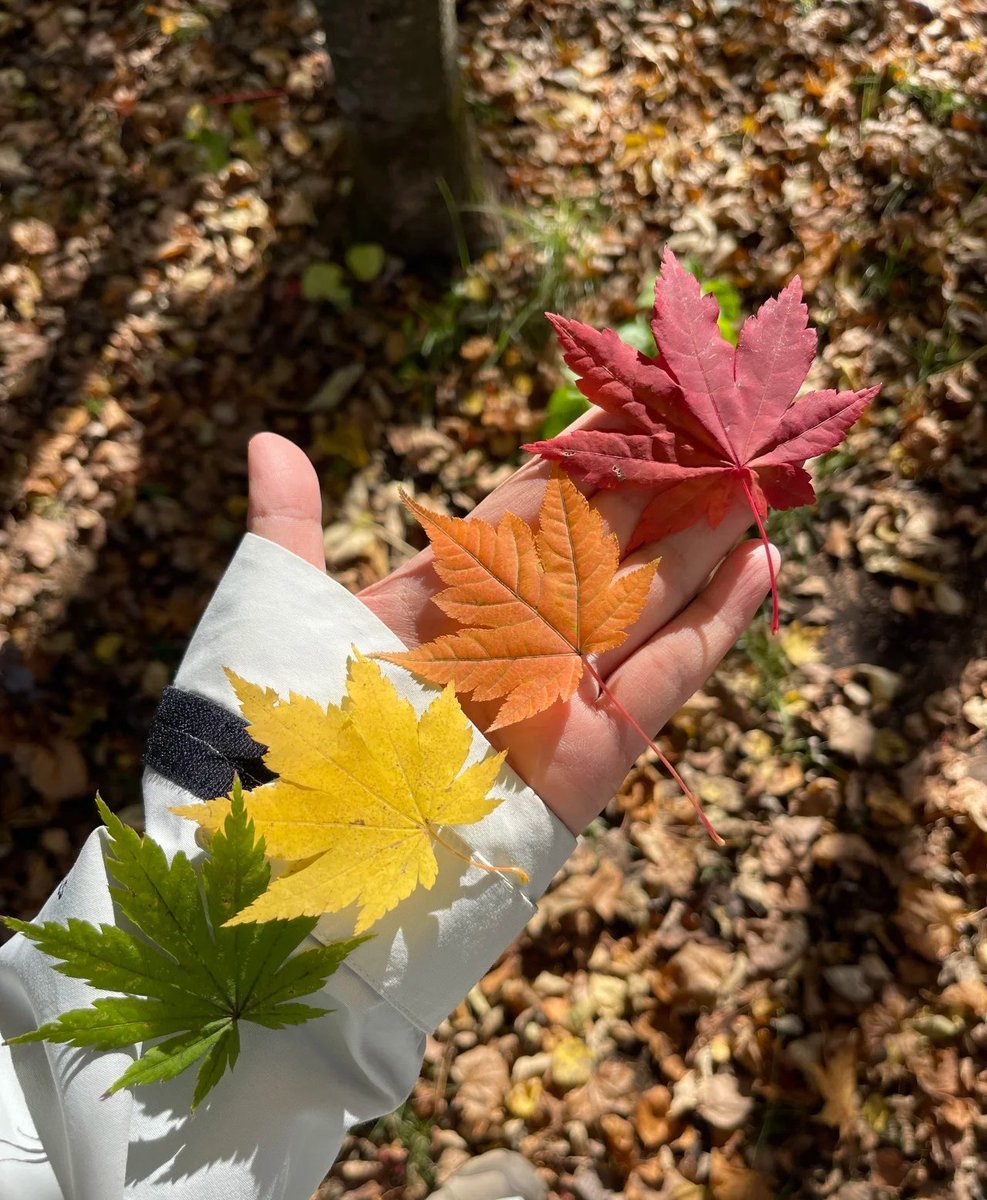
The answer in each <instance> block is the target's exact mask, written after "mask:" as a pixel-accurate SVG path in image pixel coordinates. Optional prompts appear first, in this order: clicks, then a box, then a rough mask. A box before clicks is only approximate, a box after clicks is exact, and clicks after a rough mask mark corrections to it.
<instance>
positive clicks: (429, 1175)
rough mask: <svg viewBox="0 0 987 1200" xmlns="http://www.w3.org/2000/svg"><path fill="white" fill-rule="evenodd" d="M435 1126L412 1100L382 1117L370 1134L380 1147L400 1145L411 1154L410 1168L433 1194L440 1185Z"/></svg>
mask: <svg viewBox="0 0 987 1200" xmlns="http://www.w3.org/2000/svg"><path fill="white" fill-rule="evenodd" d="M434 1125H435V1122H434V1121H433V1120H432V1119H431V1118H430V1117H423V1116H421V1115H420V1114H418V1113H416V1112H415V1109H414V1105H413V1103H412V1101H411V1100H406V1101H405V1102H404V1104H402V1105H401V1107H400V1108H396V1109H395V1110H394V1112H392V1113H388V1114H387V1116H386V1117H381V1118H380V1120H379V1121H377V1122H376V1123H375V1124H374V1125H373V1126H372V1127H371V1128H370V1129H369V1130H368V1131H367V1133H366V1135H365V1136H366V1138H367V1139H368V1141H371V1142H373V1143H374V1144H375V1145H376V1146H385V1145H387V1144H388V1143H389V1142H400V1143H401V1145H402V1146H403V1147H404V1149H405V1150H406V1151H407V1154H408V1166H409V1167H413V1168H414V1170H415V1171H416V1172H417V1173H418V1175H419V1176H420V1178H421V1179H422V1182H423V1183H424V1184H425V1185H426V1187H427V1188H428V1189H429V1190H430V1191H431V1190H432V1189H433V1188H434V1187H435V1185H436V1178H435V1163H434V1162H433V1159H432V1129H433V1127H434Z"/></svg>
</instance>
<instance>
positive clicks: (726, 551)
mask: <svg viewBox="0 0 987 1200" xmlns="http://www.w3.org/2000/svg"><path fill="white" fill-rule="evenodd" d="M598 419H599V418H598V414H596V413H592V414H588V415H587V416H586V417H584V418H583V419H582V423H586V424H590V425H592V424H594V423H595V422H596V421H597V420H598ZM247 463H248V474H249V490H250V501H249V509H248V516H247V526H248V528H249V530H250V531H251V532H252V533H255V534H257V535H258V536H260V537H264V538H268V539H269V540H270V541H273V542H277V543H278V544H279V545H280V546H283V547H284V548H285V549H287V550H290V551H292V552H293V553H294V554H297V555H299V557H301V558H304V559H305V560H306V561H307V562H310V563H311V564H312V565H313V566H315V567H317V568H318V569H319V570H320V571H324V570H325V552H324V549H323V541H322V501H321V495H320V491H319V481H318V478H317V477H316V474H315V469H314V468H313V466H312V464H311V463H310V462H309V460H308V458H307V456H306V455H305V453H304V452H303V451H302V450H301V449H300V448H299V447H298V446H295V445H294V444H293V443H291V442H289V441H287V440H286V439H284V438H282V437H278V436H277V435H276V434H272V433H261V434H258V435H257V436H256V437H255V438H253V440H252V441H251V443H250V446H249V449H248V454H247ZM550 473H551V467H550V464H548V463H546V462H543V461H540V460H537V461H533V462H529V463H527V464H525V465H524V466H523V467H521V469H520V470H518V471H516V472H515V473H514V475H512V476H511V478H510V479H508V480H507V481H506V482H505V483H504V484H502V485H501V486H500V487H499V488H497V490H496V491H495V492H493V493H491V495H490V496H488V497H487V498H486V499H485V500H484V501H483V502H482V503H481V504H478V505H477V507H476V509H475V510H474V511H475V514H476V515H477V516H480V517H483V519H484V520H486V521H490V522H493V523H496V522H497V521H499V519H500V518H501V516H503V514H504V513H506V512H513V513H516V514H517V515H518V516H519V517H521V518H523V519H524V520H526V521H533V520H534V519H535V518H536V516H537V514H538V510H539V508H540V506H541V501H542V497H543V493H544V490H545V481H546V480H547V479H548V477H549V475H550ZM581 490H583V492H584V494H586V495H587V497H588V498H589V500H590V502H591V504H593V505H594V507H596V508H597V509H598V510H599V512H600V513H601V515H602V516H603V517H604V519H605V520H606V522H607V524H608V525H609V527H610V529H611V530H613V532H614V533H616V535H617V538H618V540H619V542H620V544H621V546H624V545H626V544H627V542H628V540H629V538H630V535H631V532H632V531H633V529H634V526H635V525H636V523H637V520H638V517H639V515H640V513H641V511H642V510H643V508H644V506H645V504H646V503H647V500H648V494H647V493H646V492H644V491H636V490H632V489H621V490H619V491H609V492H608V491H597V492H595V493H594V492H593V490H592V489H587V488H585V487H581ZM749 523H750V514H749V512H748V511H747V509H746V508H745V507H743V506H740V505H738V506H735V507H734V508H733V509H731V511H730V512H729V513H728V514H727V516H726V517H725V518H724V519H723V521H722V523H721V524H720V525H719V526H718V527H717V528H716V529H711V528H710V527H709V526H708V525H707V524H706V523H705V522H704V521H700V522H699V523H697V524H696V525H695V526H694V527H692V528H690V529H687V530H685V531H684V532H682V533H678V534H674V535H672V536H671V537H668V538H665V539H664V540H663V541H661V542H660V543H653V544H651V545H648V546H643V547H641V549H640V550H638V551H636V552H635V553H634V554H632V555H630V556H629V557H627V558H626V559H624V560H623V561H622V563H621V567H622V568H630V567H633V566H637V565H639V564H641V563H643V562H648V561H650V560H651V559H653V558H655V557H658V556H660V557H661V560H662V562H661V566H660V567H659V569H658V574H657V577H656V580H655V583H654V584H653V585H652V588H651V593H650V595H649V597H648V601H647V604H646V605H645V608H644V611H643V613H642V614H641V617H640V618H639V619H638V621H637V622H636V624H635V625H634V626H633V627H632V628H631V630H630V632H629V635H628V637H627V640H626V641H625V642H624V643H623V645H621V646H618V647H617V648H616V649H614V650H610V651H608V652H607V653H605V654H602V655H600V657H599V659H598V660H597V662H596V666H597V669H598V670H599V672H600V674H601V675H602V676H603V678H604V679H605V680H606V682H607V686H608V687H609V688H610V689H611V690H612V691H613V693H614V695H615V696H616V697H617V699H618V700H619V701H620V702H621V703H622V704H623V705H624V707H625V708H627V709H628V711H629V712H630V713H631V714H632V715H633V716H634V717H635V719H636V720H637V721H638V722H639V723H640V724H641V725H642V726H643V727H644V728H645V729H650V730H655V731H657V730H658V729H660V728H661V726H662V725H664V724H665V722H666V721H667V720H668V719H669V718H670V717H671V716H672V715H673V714H674V713H675V712H676V711H677V710H678V709H679V708H680V707H681V706H682V705H683V704H684V703H685V701H686V700H688V699H689V697H690V696H691V695H692V694H693V692H695V691H696V690H697V688H699V687H701V686H702V684H703V683H704V682H705V681H706V679H707V678H708V677H709V675H710V674H711V673H712V671H713V670H714V669H715V667H716V666H717V664H718V663H719V662H720V660H721V659H722V657H723V656H724V654H726V652H727V651H728V650H729V649H730V647H731V646H732V645H733V644H734V642H735V641H736V640H737V638H738V637H739V636H740V634H741V633H742V632H743V630H744V629H745V628H746V626H747V625H748V624H749V622H750V620H751V618H752V617H753V616H754V614H755V612H756V611H757V609H758V606H759V605H760V604H761V601H762V600H763V599H764V597H765V596H766V595H767V592H768V585H769V579H768V566H767V561H766V559H765V555H764V550H763V547H762V546H761V543H760V542H758V541H748V542H744V543H742V544H741V545H739V546H736V547H734V548H733V549H731V547H733V546H734V543H735V542H736V540H737V538H738V537H739V536H740V535H741V534H742V533H743V531H744V530H745V529H746V527H747V526H748V524H749ZM772 553H773V554H774V555H775V556H776V563H777V551H776V550H772ZM432 562H433V556H432V551H431V550H430V549H425V550H423V551H421V553H419V554H417V555H415V557H414V558H412V559H410V560H409V561H408V562H406V563H404V564H403V565H402V566H401V567H399V568H398V569H397V570H396V571H394V572H392V573H391V574H390V575H389V576H388V577H387V578H386V579H383V580H381V581H380V582H379V583H375V584H373V585H372V586H371V587H369V588H365V589H364V590H363V591H362V592H361V593H360V599H361V600H362V601H363V602H364V603H365V604H366V605H367V607H368V608H370V609H371V610H372V611H373V612H374V613H375V614H376V615H377V616H378V617H379V618H380V620H381V621H383V622H384V624H385V625H387V626H388V627H389V628H390V629H391V630H393V631H394V633H395V634H397V636H398V637H399V638H400V639H401V641H402V642H404V644H405V645H406V646H408V647H409V648H414V647H415V646H418V645H420V644H421V643H423V642H427V641H431V640H432V639H433V638H435V637H438V636H440V635H441V634H443V633H451V632H453V630H454V629H455V628H456V626H455V623H454V622H452V621H450V619H449V618H448V617H446V616H445V615H444V614H443V613H442V611H441V609H439V607H438V606H437V605H436V604H433V603H432V602H431V601H432V597H433V596H434V595H435V593H436V592H437V591H439V590H440V589H441V587H442V586H443V585H442V583H441V581H440V580H439V577H438V575H437V574H436V572H435V569H434V567H433V565H432ZM711 572H712V573H713V574H712V577H711ZM496 707H497V705H496V704H491V703H486V704H478V703H470V702H469V701H468V700H465V699H464V701H463V708H464V709H465V710H466V712H467V714H468V715H469V716H470V717H471V718H472V719H473V721H474V722H475V723H476V724H478V725H479V727H480V728H481V729H482V728H484V727H485V725H486V724H487V722H488V721H489V720H490V719H491V718H492V715H493V712H494V711H495V709H496ZM488 740H489V741H490V742H492V743H493V745H494V746H496V748H497V749H502V750H506V751H507V758H508V761H509V763H510V764H511V766H512V767H513V769H514V770H515V771H516V772H517V774H518V775H520V777H521V778H522V779H523V780H524V781H525V782H526V783H527V784H528V785H529V786H530V787H531V788H532V789H533V790H534V791H535V792H537V793H538V795H539V796H541V798H542V799H543V800H544V802H545V803H546V804H547V805H548V806H549V807H550V808H551V809H552V810H553V811H554V812H555V813H556V815H557V816H558V817H559V818H560V819H561V820H562V821H563V822H564V823H565V824H566V825H567V826H568V827H569V829H571V830H572V832H573V833H576V834H578V833H580V832H581V831H582V830H583V829H584V828H585V827H586V826H587V825H588V824H589V822H590V821H592V819H593V818H594V817H595V816H597V815H598V814H599V813H600V812H601V811H602V810H603V808H604V807H605V806H606V804H607V803H608V802H609V800H610V799H611V797H612V796H613V795H614V793H615V792H616V791H617V790H618V789H619V787H620V785H621V783H622V782H623V780H624V778H625V776H626V775H627V772H628V770H629V769H630V767H631V766H632V764H633V763H634V760H635V759H636V758H637V756H638V755H639V754H640V753H641V750H642V749H643V745H642V741H641V738H640V736H639V735H638V734H637V733H636V732H635V730H634V729H633V728H632V726H631V725H630V724H629V723H628V722H627V721H626V719H625V718H624V717H622V716H621V715H620V714H619V713H618V712H617V711H616V710H615V708H614V707H613V705H612V704H611V702H610V701H609V700H608V699H607V698H606V697H605V696H601V695H600V688H599V685H598V684H597V682H596V681H595V680H594V679H593V678H592V677H591V676H590V675H589V674H588V673H586V674H584V676H583V680H582V682H581V684H580V687H579V690H578V691H577V693H576V694H575V695H574V696H573V697H572V699H571V700H569V701H567V702H566V703H565V704H555V705H553V706H552V707H551V708H550V709H547V710H546V711H545V712H542V713H539V714H538V715H537V716H534V717H531V718H529V719H528V720H526V721H522V722H519V723H518V724H516V725H511V726H508V727H506V728H503V729H498V730H495V731H494V732H493V733H491V734H489V735H488Z"/></svg>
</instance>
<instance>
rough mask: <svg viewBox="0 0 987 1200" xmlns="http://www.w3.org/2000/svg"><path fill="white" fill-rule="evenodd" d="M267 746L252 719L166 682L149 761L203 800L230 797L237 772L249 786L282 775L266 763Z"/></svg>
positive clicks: (151, 737)
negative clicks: (250, 726)
mask: <svg viewBox="0 0 987 1200" xmlns="http://www.w3.org/2000/svg"><path fill="white" fill-rule="evenodd" d="M266 750H267V747H266V746H262V745H261V744H260V742H255V741H254V739H253V738H252V737H251V736H250V734H249V733H247V722H246V721H245V720H244V719H243V717H241V716H239V715H238V714H237V713H231V712H229V710H228V709H225V708H223V707H222V705H220V704H215V703H214V702H213V701H212V700H207V699H206V698H205V696H197V695H196V694H195V693H194V692H185V691H182V689H181V688H176V687H167V688H165V690H164V692H163V693H162V696H161V703H160V704H159V705H158V710H157V712H156V713H155V714H154V720H153V722H152V723H151V732H150V733H149V734H148V736H147V745H146V746H145V747H144V762H145V764H146V765H147V766H149V767H152V768H153V769H154V770H155V771H157V772H158V773H159V774H160V775H163V776H164V777H165V778H166V779H170V780H171V781H172V783H177V784H178V786H179V787H183V788H184V789H185V790H186V791H187V792H191V793H192V795H193V796H198V797H199V799H200V800H212V799H214V798H215V797H217V796H225V795H227V793H228V792H229V790H230V788H231V787H232V786H233V776H234V774H236V775H239V776H240V782H241V783H242V784H243V786H244V788H246V789H247V790H248V791H249V790H250V789H251V788H255V787H258V786H259V785H260V784H262V783H268V782H269V781H270V780H272V779H276V778H277V776H276V775H275V774H274V773H273V772H272V771H269V770H268V769H267V767H266V766H264V760H263V757H262V756H263V754H264V752H265V751H266Z"/></svg>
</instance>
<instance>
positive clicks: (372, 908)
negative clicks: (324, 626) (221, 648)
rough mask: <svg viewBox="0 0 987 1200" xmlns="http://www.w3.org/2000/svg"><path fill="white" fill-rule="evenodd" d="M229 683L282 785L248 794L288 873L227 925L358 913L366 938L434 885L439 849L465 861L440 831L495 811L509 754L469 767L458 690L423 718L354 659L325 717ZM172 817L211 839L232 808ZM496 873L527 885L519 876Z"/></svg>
mask: <svg viewBox="0 0 987 1200" xmlns="http://www.w3.org/2000/svg"><path fill="white" fill-rule="evenodd" d="M227 674H228V676H229V678H230V681H231V682H232V684H233V687H234V689H235V690H236V693H237V697H238V698H239V700H240V706H241V708H242V710H243V715H244V716H245V717H246V719H247V723H248V728H249V730H250V733H251V735H252V736H253V737H254V738H256V739H257V741H259V742H263V743H264V744H265V745H266V746H268V752H267V754H266V755H265V761H266V763H267V765H268V766H269V767H270V768H271V769H272V770H274V771H277V772H278V775H279V778H278V779H276V780H274V781H273V782H272V783H268V784H265V785H264V786H263V787H260V788H257V789H255V790H254V791H253V792H250V793H245V796H244V798H245V801H246V806H247V813H248V815H249V816H250V817H251V818H252V820H253V821H254V824H255V826H256V830H257V833H258V835H259V836H262V837H263V838H264V840H265V843H266V850H267V854H268V856H269V857H270V858H273V859H279V860H282V861H285V862H287V863H289V864H291V865H290V867H289V869H288V871H287V873H286V874H283V875H281V876H280V877H279V878H277V879H275V880H274V881H273V883H271V885H270V887H269V888H268V889H267V891H266V892H265V893H264V894H263V895H261V896H259V897H258V898H257V899H256V900H255V901H254V902H253V904H251V905H249V907H247V908H245V909H244V910H243V911H242V912H240V913H238V914H237V915H236V916H235V917H234V918H233V919H232V920H231V921H228V922H227V924H228V925H238V924H242V923H243V922H246V921H270V920H275V919H278V918H290V917H300V916H321V915H322V914H323V913H327V912H338V911H340V910H341V909H344V908H347V907H348V906H349V905H351V904H357V905H359V914H358V917H357V922H356V932H357V933H362V932H364V931H365V930H366V929H368V928H369V927H370V926H371V925H372V924H373V923H374V922H375V921H377V920H379V919H380V918H381V917H382V916H383V915H384V914H385V913H387V912H390V910H391V909H392V908H394V907H395V905H397V904H398V903H399V902H400V901H401V900H403V899H404V898H405V897H406V896H408V895H410V894H411V892H412V891H413V890H414V889H415V888H416V887H417V886H418V885H419V884H421V885H422V886H423V887H426V888H430V887H431V886H432V885H433V884H434V882H435V879H436V875H437V872H438V864H437V862H436V858H435V852H434V849H433V842H438V843H440V844H441V845H444V846H445V847H446V848H447V849H449V850H451V851H452V852H453V853H454V854H458V855H459V856H460V857H465V856H463V855H462V854H461V853H460V851H458V850H456V848H455V847H454V846H451V845H450V844H449V843H448V842H447V841H445V839H444V838H443V836H442V834H441V832H440V830H441V828H442V827H443V826H446V825H468V824H472V823H473V822H474V821H479V820H480V819H481V818H482V817H485V816H486V815H487V814H488V813H490V812H492V811H493V810H494V809H495V808H496V807H497V805H498V804H499V803H500V801H499V800H498V799H496V798H491V797H489V796H488V795H487V793H488V792H489V790H490V788H491V786H492V785H493V782H494V780H495V779H496V778H497V775H498V774H499V772H500V768H501V765H502V763H503V761H504V754H503V753H501V754H491V755H488V756H487V757H486V758H484V759H482V760H481V761H480V762H477V763H474V764H473V765H471V766H468V767H466V768H465V770H464V769H463V767H464V764H465V762H466V758H467V755H468V754H469V751H470V747H471V746H472V743H473V730H472V727H471V725H470V723H469V721H468V720H467V718H466V715H465V714H464V712H463V710H462V708H461V707H460V705H459V701H458V700H457V699H456V694H455V691H454V689H453V688H452V686H451V685H450V686H448V687H446V688H445V689H444V691H443V692H442V693H441V694H440V695H439V696H438V697H437V698H436V699H435V700H434V701H433V702H432V704H431V705H430V706H429V708H428V709H427V710H426V711H425V712H424V713H423V714H422V716H421V717H420V718H419V716H418V714H417V713H416V712H415V709H414V708H413V706H412V705H411V704H410V703H409V701H407V700H404V699H402V697H401V696H399V695H398V693H397V690H396V689H395V688H394V686H393V684H391V683H390V682H389V681H388V680H387V679H385V678H384V676H383V675H382V674H381V671H380V668H379V667H378V665H377V664H376V663H374V662H371V661H369V660H368V659H365V658H363V657H362V656H360V655H359V654H357V656H356V657H355V658H353V659H351V660H350V663H349V671H348V676H347V692H346V696H345V697H344V699H343V702H342V704H341V705H334V704H329V705H327V706H326V707H325V708H323V707H322V705H320V704H318V703H316V701H314V700H310V699H308V698H307V697H305V696H298V695H295V694H294V693H291V694H290V695H289V698H288V699H287V700H283V699H281V697H279V696H278V694H277V692H275V691H273V690H272V689H270V688H262V687H259V686H257V685H256V684H253V683H248V682H247V681H246V680H244V679H241V678H240V677H239V676H237V675H235V674H233V672H231V671H228V672H227ZM172 811H173V812H176V813H178V814H179V815H180V816H183V817H188V818H189V819H190V820H193V821H195V822H197V823H198V824H199V825H200V826H201V827H202V828H203V829H205V830H207V831H209V832H212V831H214V830H216V829H218V828H220V827H221V825H222V823H223V822H224V821H225V819H226V815H227V813H228V811H229V800H228V799H227V798H226V797H222V798H220V799H218V800H211V801H208V802H206V803H204V804H189V805H183V806H181V807H178V808H174V809H173V810H172ZM469 861H471V862H472V861H473V860H469ZM474 865H476V866H484V864H480V863H474ZM487 869H489V868H487ZM496 869H498V870H510V871H513V872H514V873H515V874H518V875H520V876H521V877H522V878H524V879H526V877H525V876H524V873H523V872H522V871H520V870H519V869H518V868H516V867H507V868H496Z"/></svg>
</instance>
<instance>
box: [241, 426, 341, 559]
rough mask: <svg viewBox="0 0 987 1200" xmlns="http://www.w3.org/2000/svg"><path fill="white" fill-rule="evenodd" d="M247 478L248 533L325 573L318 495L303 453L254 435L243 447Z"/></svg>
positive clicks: (282, 440)
mask: <svg viewBox="0 0 987 1200" xmlns="http://www.w3.org/2000/svg"><path fill="white" fill-rule="evenodd" d="M247 477H248V480H249V497H250V499H249V503H248V507H247V529H249V531H250V532H251V533H256V534H257V536H258V537H262V538H267V540H268V541H270V542H277V544H278V545H279V546H283V547H284V548H285V550H290V551H291V552H292V553H293V554H297V555H298V557H299V558H304V559H305V561H306V562H310V563H311V564H312V566H313V567H318V568H319V570H320V571H324V570H325V569H326V555H325V549H324V546H323V542H322V494H321V492H320V490H319V479H318V476H317V475H316V473H315V468H314V467H313V466H312V464H311V462H309V459H308V456H307V455H306V453H305V451H304V450H302V449H301V448H300V447H299V446H296V445H295V444H294V443H293V442H289V441H288V440H287V438H283V437H278V435H277V434H276V433H258V434H257V436H256V437H254V438H251V440H250V444H249V446H248V447H247Z"/></svg>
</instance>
